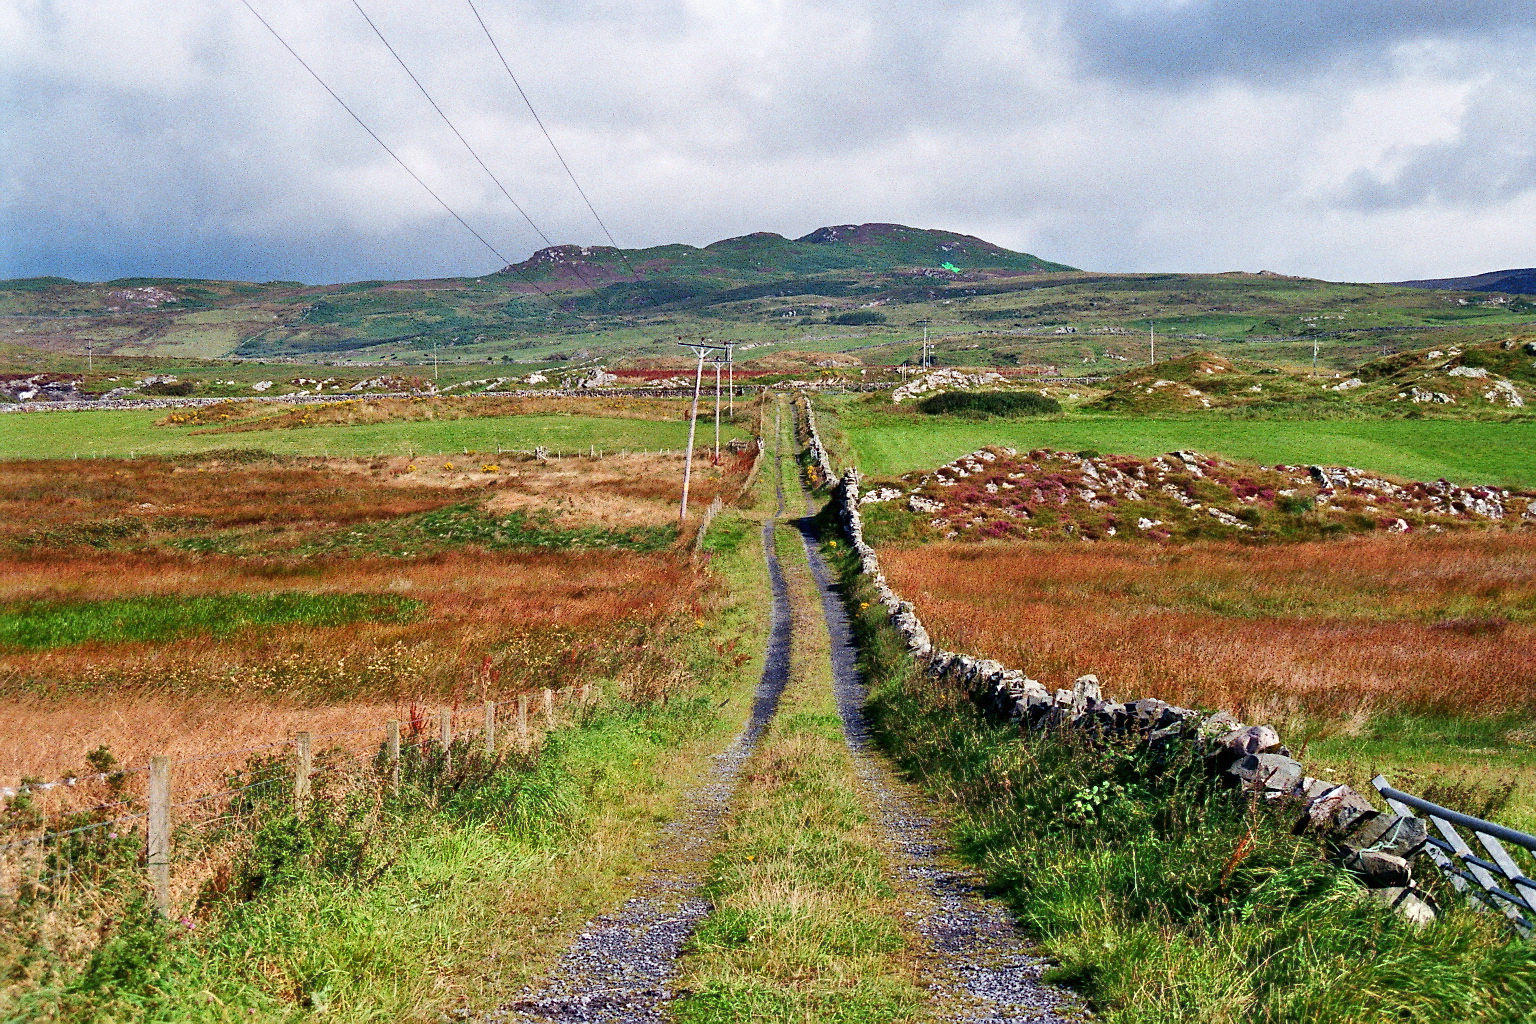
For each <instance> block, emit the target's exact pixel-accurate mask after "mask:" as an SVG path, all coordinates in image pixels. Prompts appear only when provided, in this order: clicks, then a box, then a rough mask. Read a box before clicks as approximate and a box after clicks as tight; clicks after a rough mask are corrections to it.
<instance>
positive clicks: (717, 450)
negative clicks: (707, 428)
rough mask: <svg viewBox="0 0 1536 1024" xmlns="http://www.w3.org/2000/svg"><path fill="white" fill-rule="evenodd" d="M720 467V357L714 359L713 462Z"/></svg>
mask: <svg viewBox="0 0 1536 1024" xmlns="http://www.w3.org/2000/svg"><path fill="white" fill-rule="evenodd" d="M714 464H715V465H716V466H718V465H720V357H719V356H716V357H715V462H714Z"/></svg>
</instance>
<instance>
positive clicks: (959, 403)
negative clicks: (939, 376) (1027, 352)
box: [918, 391, 1061, 416]
mask: <svg viewBox="0 0 1536 1024" xmlns="http://www.w3.org/2000/svg"><path fill="white" fill-rule="evenodd" d="M918 408H919V409H921V410H923V412H926V413H928V414H929V415H933V416H941V415H946V414H955V413H959V414H965V415H973V416H1043V415H1047V414H1049V413H1054V412H1061V403H1060V402H1058V401H1056V399H1054V398H1050V397H1048V396H1046V395H1037V394H1035V393H1034V392H1033V391H948V392H945V393H944V394H942V395H934V396H933V397H932V398H925V399H923V400H922V401H921V402H920V403H918Z"/></svg>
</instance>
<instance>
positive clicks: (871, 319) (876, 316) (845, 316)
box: [827, 309, 885, 327]
mask: <svg viewBox="0 0 1536 1024" xmlns="http://www.w3.org/2000/svg"><path fill="white" fill-rule="evenodd" d="M827 322H828V323H834V324H841V325H842V326H844V327H866V326H869V325H871V324H883V323H885V314H884V313H877V312H876V311H874V310H873V309H856V310H854V311H853V312H851V313H837V314H835V315H833V316H829V317H827Z"/></svg>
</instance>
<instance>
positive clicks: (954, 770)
mask: <svg viewBox="0 0 1536 1024" xmlns="http://www.w3.org/2000/svg"><path fill="white" fill-rule="evenodd" d="M863 586H864V584H863V583H862V581H860V582H858V583H856V584H855V594H854V597H855V599H858V598H859V596H860V591H861V588H862V587H863ZM864 596H867V595H864ZM856 629H857V630H858V633H859V636H860V639H861V641H862V644H861V645H862V648H863V657H864V660H865V666H866V671H867V673H868V676H869V678H871V679H872V680H873V681H874V683H875V690H874V694H873V702H872V708H871V710H872V715H873V721H874V725H875V732H876V736H877V738H878V741H879V742H880V743H881V744H882V745H883V746H884V747H885V748H886V749H887V750H888V751H889V752H890V754H891V756H892V757H894V758H895V759H896V760H897V761H898V762H899V763H900V764H901V765H902V766H903V767H904V769H905V770H906V771H907V772H909V773H910V774H911V775H913V776H914V777H915V778H917V779H918V780H919V781H920V782H921V783H922V784H924V785H925V786H926V787H927V788H929V789H930V790H932V791H933V792H935V793H936V794H940V795H942V797H943V798H944V800H945V801H946V803H947V804H948V805H949V806H951V807H953V808H954V813H955V821H956V832H957V836H958V840H959V846H960V848H961V850H962V853H963V855H964V856H965V857H966V858H967V859H968V860H970V861H972V862H974V863H976V864H977V865H978V866H979V867H980V868H981V869H982V871H983V872H984V873H985V875H986V877H987V878H988V880H989V881H990V882H991V884H992V885H993V886H995V887H996V889H997V891H999V892H1000V893H1001V894H1002V895H1003V896H1005V897H1006V898H1007V899H1008V900H1009V902H1010V903H1011V904H1012V906H1013V908H1014V911H1015V913H1016V914H1017V915H1018V918H1019V920H1020V922H1021V923H1022V925H1023V926H1024V927H1025V928H1026V929H1027V930H1028V931H1029V932H1031V933H1032V934H1033V935H1035V936H1036V937H1037V938H1038V939H1039V940H1040V941H1041V944H1042V946H1043V948H1044V951H1045V952H1046V953H1047V954H1049V955H1050V957H1051V958H1052V959H1054V960H1055V962H1056V963H1057V964H1058V965H1059V966H1058V968H1057V969H1056V970H1055V971H1054V972H1053V973H1052V975H1051V977H1052V978H1053V979H1054V980H1058V981H1062V982H1066V983H1069V984H1071V985H1072V986H1073V987H1074V988H1076V989H1077V990H1078V991H1080V992H1081V993H1082V994H1083V995H1084V996H1085V997H1086V998H1087V999H1088V1000H1089V1001H1090V1003H1091V1004H1092V1005H1093V1007H1094V1009H1095V1011H1096V1012H1097V1014H1098V1016H1099V1019H1101V1020H1104V1021H1106V1022H1109V1024H1153V1022H1158V1024H1162V1022H1167V1021H1188V1022H1196V1021H1199V1022H1211V1021H1219V1022H1231V1024H1237V1022H1247V1024H1290V1022H1296V1021H1307V1022H1309V1024H1356V1022H1365V1021H1387V1020H1391V1021H1409V1022H1420V1024H1430V1022H1435V1024H1453V1022H1462V1021H1465V1022H1473V1021H1475V1022H1478V1024H1492V1022H1510V1024H1513V1022H1516V1021H1526V1020H1529V1011H1530V1006H1531V1005H1532V1001H1533V999H1536V946H1532V945H1531V944H1530V943H1526V942H1522V941H1519V940H1517V939H1514V938H1513V937H1512V936H1511V934H1510V933H1509V931H1508V930H1507V928H1506V926H1505V925H1504V923H1503V922H1502V919H1501V918H1499V917H1498V916H1497V915H1492V914H1481V913H1477V912H1476V911H1473V910H1471V909H1466V908H1463V907H1462V906H1461V905H1460V904H1457V903H1455V902H1454V898H1453V895H1452V894H1450V893H1449V891H1448V890H1447V891H1445V892H1439V889H1440V886H1439V883H1438V881H1435V880H1430V881H1431V883H1432V884H1434V885H1436V887H1437V893H1438V894H1439V895H1440V896H1441V897H1442V898H1443V902H1444V903H1445V908H1444V910H1443V912H1442V914H1441V917H1440V919H1439V920H1438V921H1437V922H1435V923H1434V924H1433V925H1431V926H1429V927H1428V928H1425V929H1423V930H1417V929H1415V928H1414V927H1413V926H1411V925H1409V924H1408V923H1407V922H1405V921H1404V920H1403V919H1401V918H1399V917H1397V916H1396V915H1394V914H1392V913H1391V912H1389V911H1388V910H1386V909H1385V908H1383V907H1382V906H1381V905H1380V904H1377V903H1374V902H1372V901H1371V900H1369V899H1368V898H1367V897H1366V896H1365V895H1364V892H1363V890H1361V889H1360V888H1359V887H1358V886H1357V885H1356V883H1355V882H1353V881H1352V880H1351V879H1350V878H1349V877H1347V876H1346V875H1345V874H1343V873H1342V872H1340V871H1339V870H1337V869H1335V868H1333V867H1332V866H1330V865H1329V864H1328V863H1327V861H1326V859H1325V857H1324V853H1325V850H1324V848H1323V845H1322V841H1321V840H1320V839H1318V838H1315V837H1313V836H1311V835H1296V834H1294V832H1293V831H1292V829H1291V827H1290V826H1291V824H1292V821H1293V818H1294V814H1293V813H1292V812H1291V811H1290V810H1288V809H1284V808H1271V807H1266V806H1263V805H1258V804H1253V803H1250V802H1248V801H1245V800H1242V799H1240V798H1238V797H1236V796H1234V795H1233V794H1231V793H1230V792H1228V791H1226V790H1224V789H1222V788H1220V787H1219V786H1217V785H1215V784H1214V783H1212V782H1211V781H1210V780H1209V779H1208V777H1207V775H1206V771H1205V767H1204V765H1203V763H1202V759H1201V757H1200V756H1199V753H1198V752H1197V751H1194V750H1191V749H1187V748H1186V749H1184V750H1175V751H1172V752H1170V753H1167V754H1164V755H1157V754H1153V753H1152V752H1150V751H1149V750H1148V749H1147V748H1146V747H1145V746H1143V745H1140V744H1131V743H1124V744H1122V743H1116V742H1113V741H1106V742H1101V743H1097V744H1095V743H1090V742H1088V741H1086V740H1084V739H1082V738H1079V737H1073V736H1067V735H1044V736H1021V735H1020V733H1019V730H1018V728H1017V726H1016V725H1009V724H999V723H994V722H991V721H988V720H986V719H984V718H983V717H982V716H981V715H980V713H979V712H978V711H977V710H976V709H975V708H974V707H973V706H972V705H970V704H969V702H967V701H965V700H964V698H963V697H962V696H961V695H960V694H959V693H958V692H956V691H954V690H951V689H948V688H939V687H935V686H933V685H932V684H931V683H930V682H928V681H927V680H926V678H924V677H923V676H922V675H921V674H920V673H918V672H917V671H916V667H915V666H914V665H913V664H912V662H911V661H910V660H909V659H908V658H907V657H906V655H905V652H904V651H903V649H902V648H901V647H900V645H899V643H898V641H897V639H896V637H895V635H894V634H893V633H892V632H891V631H890V630H889V628H888V627H887V626H886V625H885V624H884V622H883V618H882V615H881V614H879V610H878V609H871V610H866V611H864V612H863V613H861V614H859V615H858V616H857V617H856Z"/></svg>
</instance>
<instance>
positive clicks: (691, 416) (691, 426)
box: [677, 338, 721, 526]
mask: <svg viewBox="0 0 1536 1024" xmlns="http://www.w3.org/2000/svg"><path fill="white" fill-rule="evenodd" d="M678 344H679V345H681V346H682V347H683V348H686V349H688V350H690V351H691V352H693V353H694V354H695V355H697V356H698V357H699V365H698V368H697V369H696V370H695V371H694V374H693V409H692V411H690V412H689V413H688V452H687V454H686V456H685V457H684V461H683V503H682V506H681V507H680V508H679V509H678V512H677V522H678V525H680V526H681V525H682V524H683V523H686V522H687V521H688V484H689V482H690V481H691V480H692V479H693V437H694V431H695V430H696V428H697V427H698V425H699V389H700V388H701V387H702V386H703V384H704V357H705V356H706V355H708V354H709V353H710V352H718V351H720V349H721V346H719V345H711V344H710V343H709V339H708V338H706V339H704V340H703V341H702V342H700V343H699V344H697V345H691V344H689V343H688V342H686V341H680V342H678Z"/></svg>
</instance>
